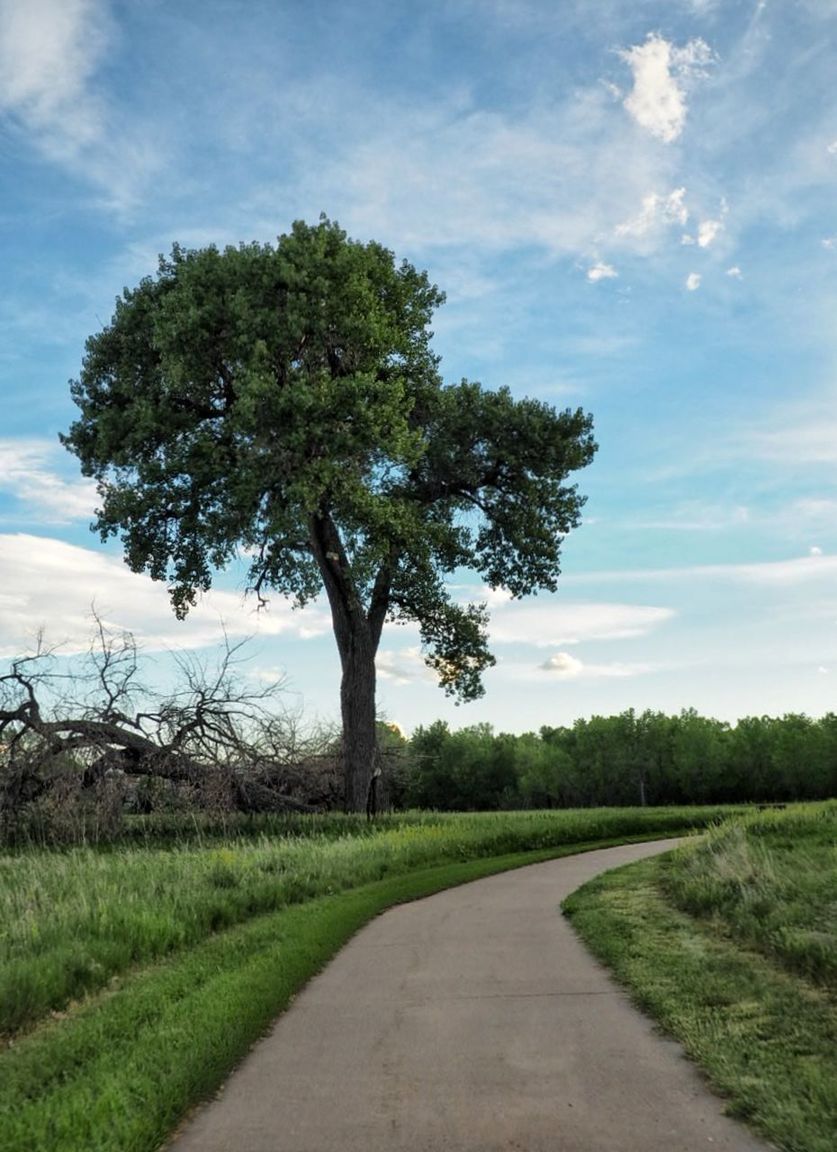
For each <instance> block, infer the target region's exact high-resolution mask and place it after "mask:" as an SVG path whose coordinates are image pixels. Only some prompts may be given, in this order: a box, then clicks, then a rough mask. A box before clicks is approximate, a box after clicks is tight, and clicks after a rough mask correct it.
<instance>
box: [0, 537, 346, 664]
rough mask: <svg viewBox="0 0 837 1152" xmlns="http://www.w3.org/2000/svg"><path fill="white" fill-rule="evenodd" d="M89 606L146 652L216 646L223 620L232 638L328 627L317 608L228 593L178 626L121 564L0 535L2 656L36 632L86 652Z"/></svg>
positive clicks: (151, 587) (159, 592)
mask: <svg viewBox="0 0 837 1152" xmlns="http://www.w3.org/2000/svg"><path fill="white" fill-rule="evenodd" d="M93 602H95V605H96V610H97V612H98V613H99V614H100V616H101V617H102V619H103V620H104V621H105V622H106V623H107V624H108V625H109V626H111V627H113V628H117V629H127V630H128V631H130V632H133V633H134V635H135V636H136V638H137V639H138V640H139V641H141V643H142V644H143V646H144V647H145V648H147V649H149V650H154V649H164V648H167V647H176V648H202V647H205V646H209V645H212V644H215V643H217V641H218V638H219V635H220V632H221V624H222V622H223V625H224V627H225V628H226V631H227V634H228V635H229V636H231V637H241V636H250V635H260V636H279V635H288V636H295V637H297V638H305V637H311V636H318V635H321V634H324V633H326V632H328V631H329V628H330V624H329V619H328V614H327V612H326V611H325V609H323V608H321V607H319V606H316V605H314V606H312V607H311V608H308V609H306V610H305V611H303V612H295V611H293V610H292V608H291V606H290V604H289V603H288V602H287V601H284V600H282V599H281V598H280V597H275V598H274V599H273V600H272V601H271V605H270V608H269V609H267V610H264V611H261V612H258V611H256V609H255V607H254V605H253V602H252V600H245V599H244V598H243V597H242V596H240V595H237V594H236V593H234V592H225V591H213V592H209V593H207V595H206V596H204V597H203V598H202V599H201V600H200V602H199V603H198V604H197V605H196V606H195V608H193V609H192V611H191V612H190V613H189V616H188V617H187V619H186V620H185V621H182V622H181V621H178V620H176V619H175V617H174V614H173V612H172V610H171V606H170V603H169V599H168V596H167V593H166V590H165V588H164V587H163V586H162V585H161V584H159V583H155V582H154V581H152V580H150V579H149V578H148V577H146V576H141V575H137V574H136V573H134V572H131V571H130V569H129V568H128V567H127V566H126V565H125V564H124V563H123V562H122V561H121V560H117V559H114V558H113V557H111V556H107V555H104V554H102V553H101V552H93V551H91V550H90V549H87V548H79V547H77V546H75V545H72V544H66V543H64V542H63V541H61V540H56V539H54V538H52V537H48V536H32V535H27V534H24V533H20V534H15V535H0V655H4V656H11V655H15V654H17V653H19V652H21V651H23V650H24V649H25V648H26V647H27V646H28V644H29V641H30V639H31V635H32V632H33V630H35V629H37V628H40V627H43V629H44V631H45V634H46V636H47V639H48V640H49V641H50V642H51V643H61V644H63V645H64V648H63V650H64V651H65V652H68V653H71V652H79V651H83V650H84V649H85V648H86V647H87V645H88V643H89V640H90V609H91V604H92V603H93Z"/></svg>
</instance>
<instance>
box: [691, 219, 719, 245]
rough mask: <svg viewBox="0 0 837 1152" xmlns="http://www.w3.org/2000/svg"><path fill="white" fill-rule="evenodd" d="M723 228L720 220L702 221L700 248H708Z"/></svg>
mask: <svg viewBox="0 0 837 1152" xmlns="http://www.w3.org/2000/svg"><path fill="white" fill-rule="evenodd" d="M723 226H724V225H723V223H722V222H721V221H720V220H701V222H700V224H699V226H698V240H697V242H698V246H699V247H701V248H708V247H709V245H710V244H711V243H712V241H713V240H714V239H715V237H716V236H717V235H718V233H719V232H720V231H721V229H722V228H723Z"/></svg>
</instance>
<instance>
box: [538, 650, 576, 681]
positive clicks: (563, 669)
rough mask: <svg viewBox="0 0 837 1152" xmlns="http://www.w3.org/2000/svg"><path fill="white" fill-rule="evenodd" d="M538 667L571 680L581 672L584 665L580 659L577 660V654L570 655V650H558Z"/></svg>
mask: <svg viewBox="0 0 837 1152" xmlns="http://www.w3.org/2000/svg"><path fill="white" fill-rule="evenodd" d="M538 667H539V668H542V669H543V671H544V672H551V673H552V674H553V675H555V676H560V677H562V678H566V679H567V680H571V679H574V678H575V677H576V676H578V675H579V674H580V672H581V670H582V668H583V667H584V665H583V664H582V662H581V661H580V660H576V658H575V656H570V654H569V652H556V653H555V654H554V655H553V656H550V657H548V658H547V659H546V660H544V662H543V664H539V665H538Z"/></svg>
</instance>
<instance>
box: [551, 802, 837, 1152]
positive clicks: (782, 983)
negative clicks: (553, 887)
mask: <svg viewBox="0 0 837 1152" xmlns="http://www.w3.org/2000/svg"><path fill="white" fill-rule="evenodd" d="M835 891H837V805H835V804H833V803H831V804H824V805H806V806H803V807H799V808H795V809H791V810H789V811H788V812H781V813H765V814H757V815H755V816H753V817H750V818H744V819H742V820H739V821H737V822H735V823H734V824H733V825H731V826H727V827H724V828H721V829H718V830H717V831H715V832H713V833H711V834H710V836H709V837H707V838H706V839H705V840H702V841H701V842H699V843H696V844H694V845H687V846H686V847H685V848H683V849H681V850H680V851H678V852H676V853H673V854H672V855H670V856H668V857H665V858H660V859H654V860H650V861H644V862H642V863H641V864H637V865H631V866H630V867H628V868H624V869H619V870H618V871H616V872H611V873H609V874H607V875H605V876H602V877H598V878H597V879H596V880H593V881H591V882H590V883H589V884H587V885H585V886H584V887H583V888H581V889H579V891H578V892H576V893H573V895H571V896H570V897H569V898H568V899H567V900H566V901H565V903H564V910H565V912H566V913H567V914H568V915H569V916H570V917H571V919H572V921H573V924H574V926H575V927H576V929H577V930H578V931H579V933H580V935H581V936H582V938H583V939H584V940H585V942H586V943H587V944H588V945H589V947H590V948H591V950H592V951H593V952H594V953H596V955H598V956H599V957H600V958H601V959H602V960H603V961H604V962H605V963H606V964H608V965H609V966H610V967H611V968H612V969H613V971H614V973H615V975H616V976H617V978H618V979H619V980H620V981H622V982H623V983H624V984H626V985H627V986H628V988H629V989H630V990H631V992H632V994H633V996H634V998H635V999H636V1001H637V1002H638V1004H639V1005H640V1006H641V1007H642V1008H644V1009H646V1010H647V1011H648V1012H649V1013H650V1014H651V1015H653V1016H654V1017H655V1018H656V1019H657V1020H658V1021H659V1023H660V1024H661V1025H662V1026H663V1028H664V1029H665V1030H666V1031H667V1032H669V1033H670V1034H672V1035H673V1036H675V1037H676V1038H677V1039H678V1040H680V1041H681V1042H682V1043H683V1045H684V1047H685V1049H686V1051H687V1052H688V1053H689V1055H690V1056H691V1057H693V1058H694V1059H695V1060H696V1061H697V1062H698V1063H699V1064H700V1066H701V1067H702V1068H703V1069H704V1071H705V1072H706V1074H707V1075H708V1077H709V1080H710V1082H711V1083H712V1085H713V1086H714V1087H715V1089H716V1090H717V1091H719V1092H720V1093H721V1094H723V1095H724V1096H726V1097H727V1098H728V1100H729V1110H730V1111H731V1112H732V1113H733V1114H734V1115H737V1116H739V1117H740V1118H742V1119H745V1120H747V1121H748V1122H750V1123H751V1124H752V1125H753V1126H754V1127H755V1128H756V1129H757V1130H759V1131H760V1132H762V1133H763V1134H764V1135H765V1136H767V1137H768V1139H770V1140H772V1141H773V1142H774V1143H775V1144H777V1145H778V1146H779V1147H781V1148H785V1149H788V1150H789V1152H833V1149H834V1147H835V1145H837V985H835V972H836V971H837V965H835V959H837V957H835V950H837V915H835V913H837V905H835V902H834V894H835Z"/></svg>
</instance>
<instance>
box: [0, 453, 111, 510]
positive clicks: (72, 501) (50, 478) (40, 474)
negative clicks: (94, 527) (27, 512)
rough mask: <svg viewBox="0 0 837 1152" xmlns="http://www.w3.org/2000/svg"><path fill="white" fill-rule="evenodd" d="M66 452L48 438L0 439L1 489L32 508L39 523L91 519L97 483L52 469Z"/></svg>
mask: <svg viewBox="0 0 837 1152" xmlns="http://www.w3.org/2000/svg"><path fill="white" fill-rule="evenodd" d="M65 460H66V461H68V462H69V457H68V455H67V453H66V452H65V451H64V450H63V449H62V448H61V447H60V446H59V445H58V444H57V443H53V442H52V441H50V440H44V439H30V440H15V439H0V492H7V493H8V494H9V495H11V496H14V497H15V499H17V500H20V501H21V502H22V503H23V504H24V505H26V506H28V507H29V508H31V509H32V510H33V512H34V514H35V515H36V516H37V519H38V520H39V521H40V522H42V523H47V524H51V523H62V522H65V521H68V520H81V519H86V520H89V519H92V517H93V511H94V508H95V505H96V485H95V484H94V483H93V481H92V480H82V479H72V480H65V479H63V478H62V477H61V476H60V475H58V473H57V471H56V470H55V468H56V466H57V465H58V464H59V461H61V462H62V463H63V462H64V461H65Z"/></svg>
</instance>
